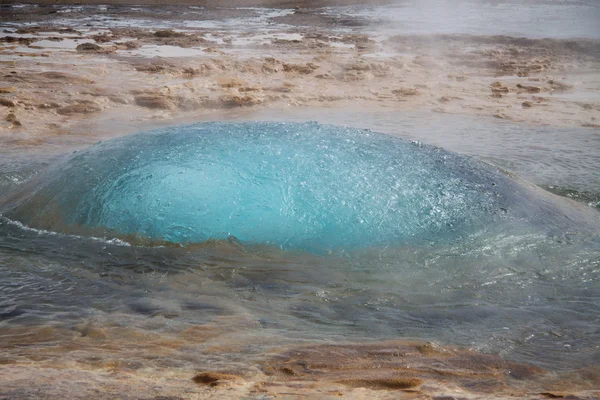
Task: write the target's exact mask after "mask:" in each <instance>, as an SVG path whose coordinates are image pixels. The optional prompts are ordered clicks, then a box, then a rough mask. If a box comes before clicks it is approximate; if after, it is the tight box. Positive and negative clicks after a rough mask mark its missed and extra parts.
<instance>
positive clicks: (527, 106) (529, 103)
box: [521, 101, 533, 108]
mask: <svg viewBox="0 0 600 400" xmlns="http://www.w3.org/2000/svg"><path fill="white" fill-rule="evenodd" d="M521 105H522V106H523V108H531V107H533V103H532V102H530V101H524V102H523V103H522V104H521Z"/></svg>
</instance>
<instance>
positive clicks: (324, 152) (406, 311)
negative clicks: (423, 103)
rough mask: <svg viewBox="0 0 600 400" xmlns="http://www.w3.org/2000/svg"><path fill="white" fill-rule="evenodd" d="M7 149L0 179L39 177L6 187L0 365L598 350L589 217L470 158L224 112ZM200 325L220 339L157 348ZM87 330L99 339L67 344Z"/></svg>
mask: <svg viewBox="0 0 600 400" xmlns="http://www.w3.org/2000/svg"><path fill="white" fill-rule="evenodd" d="M399 127H401V123H398V122H396V128H397V129H400V128H399ZM474 127H475V126H474ZM515 129H516V128H515ZM9 158H10V157H9ZM13 160H14V162H13V163H11V162H10V161H5V162H6V163H7V164H6V166H7V170H9V168H8V167H9V166H10V167H11V169H10V170H9V173H8V174H9V175H10V176H13V177H15V176H19V173H23V175H26V171H27V170H28V168H30V169H37V168H40V169H43V172H41V173H38V174H36V175H35V176H33V177H32V178H31V179H30V180H29V181H27V182H25V183H23V184H17V183H13V184H6V186H5V187H9V190H8V191H9V192H10V193H9V194H8V195H6V196H4V198H3V201H2V204H3V206H2V207H3V214H4V216H3V217H2V219H1V220H0V273H1V274H2V276H3V280H2V282H1V283H0V288H1V290H0V318H1V322H0V327H1V328H2V332H4V333H3V334H2V335H3V338H5V339H7V340H8V342H7V343H9V348H8V350H7V351H6V352H5V356H4V357H5V358H9V359H31V360H34V359H39V358H40V357H42V359H46V360H48V359H51V360H55V359H57V357H58V359H60V360H69V362H72V363H73V362H74V363H78V364H82V365H87V364H89V363H91V362H98V359H102V358H109V357H113V358H114V357H117V358H118V359H120V360H124V362H127V363H131V365H135V364H136V363H140V364H143V365H144V366H145V367H147V368H165V367H177V368H194V366H197V365H199V364H201V363H207V362H209V363H211V365H212V366H215V367H227V366H229V367H230V366H232V365H240V364H244V363H247V362H248V360H252V359H254V358H256V357H259V355H260V354H264V352H266V351H268V349H270V348H272V346H279V345H284V344H287V343H292V342H293V343H298V342H302V341H306V342H321V341H326V342H327V341H332V340H365V339H369V340H373V339H384V338H397V337H419V338H423V339H428V340H434V341H438V342H440V343H449V344H458V345H464V346H468V347H472V348H474V349H477V350H481V351H487V352H494V353H500V354H501V355H503V356H504V357H506V358H509V359H514V360H519V361H526V362H530V363H536V364H540V365H543V366H546V367H549V368H574V367H576V366H577V367H579V366H582V365H589V364H597V363H598V361H599V357H600V350H599V348H598V343H599V335H600V332H598V320H599V318H600V312H599V310H600V307H599V305H600V235H599V232H600V221H599V217H598V213H597V211H595V210H594V209H593V208H592V207H588V206H586V205H585V204H580V203H574V202H571V201H568V200H565V199H560V198H558V197H556V196H553V195H551V194H549V193H547V192H544V191H542V190H540V189H538V188H536V187H534V186H532V185H530V184H528V183H525V182H521V181H519V179H518V178H516V177H514V176H511V175H507V174H506V173H504V172H502V171H500V170H498V169H497V168H495V167H492V166H489V165H486V164H484V163H482V162H480V161H477V160H475V159H472V158H469V157H466V156H460V155H457V154H454V153H450V152H446V151H444V150H441V149H439V148H434V147H430V146H426V145H420V144H418V143H411V142H408V141H403V140H400V139H397V138H393V137H390V136H386V135H382V134H377V133H374V132H371V131H364V130H358V129H348V128H340V127H332V126H323V125H319V124H316V123H308V124H293V123H285V124H284V123H276V124H273V123H232V124H199V125H192V126H182V127H173V128H168V129H163V130H158V131H154V132H152V133H146V134H138V135H133V136H129V137H125V138H123V139H116V140H110V141H106V142H104V143H99V144H97V145H94V146H91V147H90V148H89V149H82V150H80V151H77V152H76V153H75V154H70V155H66V156H65V157H64V158H63V159H61V160H58V161H52V162H51V163H50V164H52V166H50V167H49V168H41V167H39V166H29V167H28V166H27V163H26V162H24V161H23V160H19V158H18V156H14V158H13ZM19 162H23V164H24V165H21V166H19ZM23 171H25V172H23ZM363 177H367V179H362V178H363ZM196 199H201V200H196ZM229 217H231V219H230V218H229ZM380 227H381V229H380ZM181 246H182V247H181ZM211 323H214V324H215V326H219V327H220V328H219V329H225V330H226V331H227V335H221V336H219V337H215V338H213V339H212V342H211V345H213V346H217V347H219V348H221V349H224V350H222V351H220V352H218V353H214V352H209V353H207V352H203V351H198V347H193V346H192V345H191V344H189V345H187V346H179V347H178V349H177V350H173V349H172V348H171V347H169V349H170V350H169V352H168V353H167V352H165V351H164V348H165V346H168V344H165V343H167V342H168V340H170V338H172V337H173V335H176V334H179V333H181V332H187V331H186V330H188V329H190V328H191V327H195V326H198V325H202V324H211ZM44 327H46V328H51V330H50V331H47V330H44V331H43V332H45V333H44V334H41V333H40V332H42V331H40V329H45V328H44ZM90 327H96V328H100V329H102V330H103V332H106V335H108V336H109V337H114V340H113V341H112V342H111V343H112V344H111V346H108V347H107V346H106V345H105V344H103V342H100V344H98V345H96V346H94V345H92V344H90V343H88V342H86V344H85V345H81V344H78V343H79V342H77V340H76V339H74V338H75V336H78V335H79V336H80V334H81V332H84V333H83V334H84V335H88V334H89V332H92V329H91V328H90ZM15 332H17V333H15ZM18 332H21V333H18ZM32 332H33V333H32ZM113 332H115V335H114V336H111V334H112V333H113ZM116 333H118V334H116ZM103 335H104V333H103ZM140 335H143V337H144V338H146V339H145V342H144V343H146V344H144V345H143V346H142V345H140V342H138V340H139V339H137V338H139V337H141V336H140ZM15 338H18V339H19V340H20V341H21V342H23V343H27V342H28V341H31V344H30V345H25V346H24V345H23V343H21V344H20V345H18V346H13V347H10V343H12V342H14V341H15V340H16V339H15ZM148 338H150V339H148ZM241 343H243V345H240V344H241ZM233 344H237V345H240V346H242V347H241V350H240V347H238V348H236V350H235V351H227V350H226V348H227V346H232V345H233ZM161 346H162V347H161ZM148 347H150V350H148ZM52 349H63V350H62V351H58V350H56V352H57V353H54V352H53V350H52ZM192 350H193V351H192ZM56 354H58V356H57V355H56ZM149 355H152V356H151V357H150V356H149ZM92 359H93V360H95V361H91V360H92Z"/></svg>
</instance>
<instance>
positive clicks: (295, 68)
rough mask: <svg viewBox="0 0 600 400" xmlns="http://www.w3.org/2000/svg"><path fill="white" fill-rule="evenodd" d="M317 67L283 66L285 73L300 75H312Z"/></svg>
mask: <svg viewBox="0 0 600 400" xmlns="http://www.w3.org/2000/svg"><path fill="white" fill-rule="evenodd" d="M318 68H319V66H318V65H316V64H313V63H306V64H283V70H284V71H285V72H298V73H300V74H312V73H313V72H314V71H315V70H316V69H318Z"/></svg>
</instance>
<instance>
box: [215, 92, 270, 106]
mask: <svg viewBox="0 0 600 400" xmlns="http://www.w3.org/2000/svg"><path fill="white" fill-rule="evenodd" d="M219 100H220V101H221V104H222V105H223V106H225V107H243V106H254V105H257V104H261V103H262V102H263V100H262V99H261V98H260V97H257V96H252V95H248V94H247V95H244V96H239V95H231V94H227V95H224V96H221V98H220V99H219Z"/></svg>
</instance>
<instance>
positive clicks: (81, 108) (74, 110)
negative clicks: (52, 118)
mask: <svg viewBox="0 0 600 400" xmlns="http://www.w3.org/2000/svg"><path fill="white" fill-rule="evenodd" d="M101 110H102V108H101V107H100V106H99V105H98V104H96V103H94V102H93V101H90V100H80V101H78V102H77V103H75V104H71V105H68V106H65V107H61V108H59V109H58V110H56V112H57V113H58V114H60V115H76V114H91V113H94V112H98V111H101Z"/></svg>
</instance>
